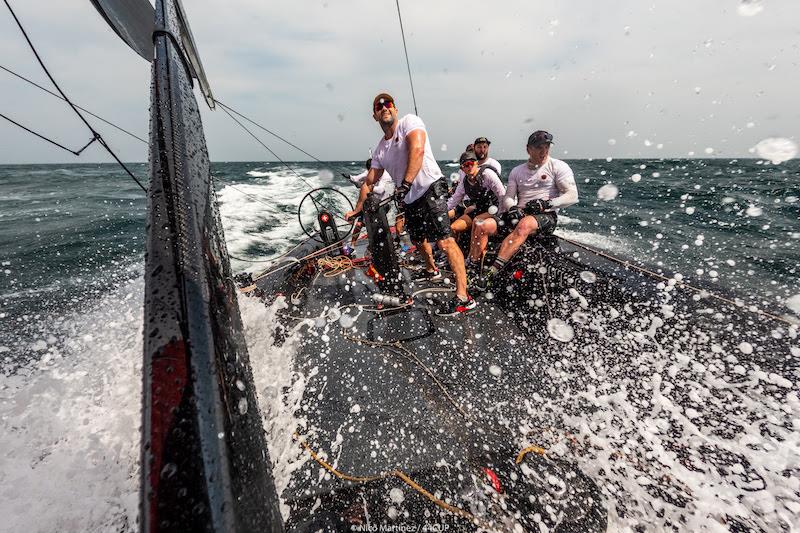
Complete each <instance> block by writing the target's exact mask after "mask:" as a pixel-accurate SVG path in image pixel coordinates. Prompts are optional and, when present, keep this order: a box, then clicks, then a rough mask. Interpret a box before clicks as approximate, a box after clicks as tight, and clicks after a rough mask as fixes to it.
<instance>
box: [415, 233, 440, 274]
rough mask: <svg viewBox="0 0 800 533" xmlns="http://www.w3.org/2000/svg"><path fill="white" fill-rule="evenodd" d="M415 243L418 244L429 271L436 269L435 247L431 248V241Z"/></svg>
mask: <svg viewBox="0 0 800 533" xmlns="http://www.w3.org/2000/svg"><path fill="white" fill-rule="evenodd" d="M414 244H416V245H417V250H419V252H420V253H421V254H422V258H423V259H425V268H426V269H427V270H428V272H433V271H434V270H436V262H435V261H434V260H433V248H431V243H429V242H428V241H427V240H424V241H422V242H418V243H414Z"/></svg>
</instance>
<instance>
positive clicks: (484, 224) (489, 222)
mask: <svg viewBox="0 0 800 533" xmlns="http://www.w3.org/2000/svg"><path fill="white" fill-rule="evenodd" d="M495 233H497V222H496V221H495V220H494V218H493V217H492V216H491V215H490V216H487V217H485V218H484V217H483V216H480V217H478V218H477V219H476V220H475V224H474V225H473V226H472V242H471V243H470V247H469V257H470V259H472V262H473V263H478V262H480V260H481V257H483V254H484V252H486V247H487V246H488V245H489V237H491V236H492V235H494V234H495Z"/></svg>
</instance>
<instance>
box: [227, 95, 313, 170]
mask: <svg viewBox="0 0 800 533" xmlns="http://www.w3.org/2000/svg"><path fill="white" fill-rule="evenodd" d="M214 101H215V102H216V103H218V104H219V105H220V106H221V107H224V108H225V109H227V110H228V111H230V112H232V113H233V114H235V115H238V116H239V117H241V118H243V119H244V120H246V121H247V122H249V123H251V124H252V125H254V126H255V127H257V128H259V129H261V130H264V131H265V132H267V133H269V134H270V135H272V136H273V137H276V138H278V139H280V140H281V141H283V142H285V143H286V144H288V145H289V146H291V147H292V148H295V149H297V150H299V151H301V152H303V153H304V154H305V155H307V156H308V157H310V158H311V159H313V160H314V161H316V162H317V163H323V164H324V163H325V162H324V161H321V160H320V159H318V158H317V157H315V156H314V155H312V154H309V153H308V152H306V151H305V150H303V149H302V148H300V147H299V146H297V145H296V144H293V143H292V142H291V141H288V140H286V139H284V138H283V137H281V136H280V135H278V134H277V133H275V132H274V131H271V130H269V129H267V128H266V127H264V126H262V125H261V124H259V123H258V122H256V121H255V120H253V119H251V118H249V117H247V116H245V115H243V114H242V113H240V112H238V111H236V110H235V109H234V108H232V107H231V106H229V105H227V104H224V103H222V102H220V101H219V100H217V99H214ZM273 155H274V154H273Z"/></svg>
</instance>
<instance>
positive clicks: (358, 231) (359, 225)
mask: <svg viewBox="0 0 800 533" xmlns="http://www.w3.org/2000/svg"><path fill="white" fill-rule="evenodd" d="M363 227H364V224H363V223H362V222H361V221H360V220H359V221H358V222H356V225H355V227H354V228H353V238H352V239H350V246H352V247H353V248H355V246H356V241H358V237H359V236H360V235H361V229H362V228H363Z"/></svg>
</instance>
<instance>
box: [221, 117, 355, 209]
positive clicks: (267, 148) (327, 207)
mask: <svg viewBox="0 0 800 533" xmlns="http://www.w3.org/2000/svg"><path fill="white" fill-rule="evenodd" d="M220 107H221V108H222V110H223V111H224V112H225V114H226V115H228V116H229V117H230V118H231V120H233V121H234V122H236V123H237V124H238V125H239V127H241V128H242V129H243V130H244V131H246V132H247V133H248V134H250V136H251V137H252V138H253V139H255V140H256V142H257V143H258V144H260V145H261V146H263V147H264V149H265V150H267V151H268V152H269V153H270V154H272V157H274V158H275V159H277V160H278V161H280V162H281V164H283V166H285V167H286V168H287V169H289V171H290V172H291V173H292V174H294V175H295V176H297V177H298V178H300V180H301V181H302V182H303V183H305V184H306V185H308V187H309V188H311V190H314V189H316V188H317V187H315V186H314V185H312V184H311V183H310V182H309V181H308V180H307V179H305V178H304V177H303V176H301V175H300V174H299V173H298V172H297V171H296V170H295V169H294V168H293V167H292V166H291V165H290V164H289V163H287V162H286V161H284V160H283V159H281V158H280V157H278V154H276V153H275V152H273V151H272V149H271V148H270V147H269V146H267V145H266V144H264V142H263V141H262V140H261V139H259V138H258V136H257V135H256V134H255V133H253V132H252V131H250V130H249V129H248V128H247V126H245V125H244V124H242V123H241V122H240V121H239V120H238V119H237V118H236V117H234V116H233V115H232V114H231V112H230V111H228V109H227V107H228V106H226V105H224V104H221V105H220ZM287 142H288V141H287ZM304 153H305V152H304ZM317 161H319V160H317ZM309 198H310V199H311V202H312V203H313V204H314V205H315V206H317V208H319V206H322V207H324V208H325V209H327V210H329V211H330V212H331V213H332V214H333V216H334V217H335V218H338V219H340V220H344V221H345V222H348V223H349V221H347V220H346V219H345V218H344V217H341V216H338V215H337V214H336V212H337V210H336V209H334V208H332V207H330V206H329V205H326V204H324V203H323V202H322V201H321V200H318V199H317V198H314V196H313V195H312V196H309Z"/></svg>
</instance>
